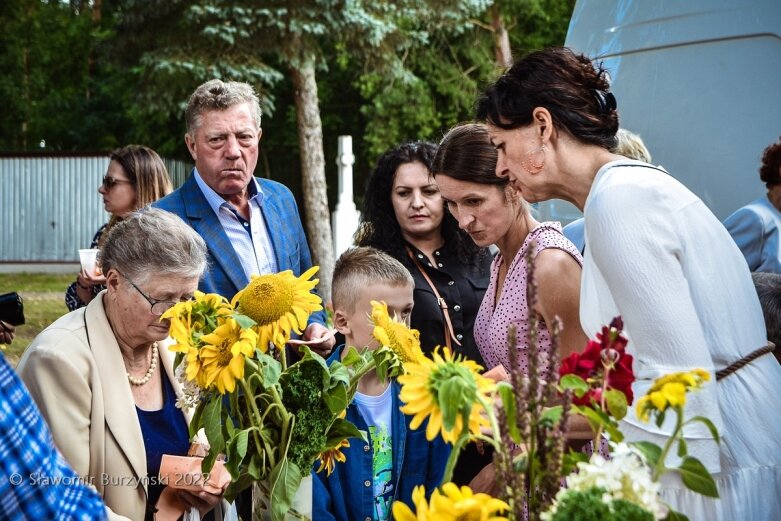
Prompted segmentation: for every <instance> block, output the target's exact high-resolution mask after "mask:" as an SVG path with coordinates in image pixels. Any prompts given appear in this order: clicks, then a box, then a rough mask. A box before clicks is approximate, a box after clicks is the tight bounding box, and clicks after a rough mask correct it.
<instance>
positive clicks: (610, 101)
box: [593, 89, 617, 114]
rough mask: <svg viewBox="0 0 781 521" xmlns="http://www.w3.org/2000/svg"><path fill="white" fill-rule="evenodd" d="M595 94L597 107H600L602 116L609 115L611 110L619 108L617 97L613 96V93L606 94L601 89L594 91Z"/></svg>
mask: <svg viewBox="0 0 781 521" xmlns="http://www.w3.org/2000/svg"><path fill="white" fill-rule="evenodd" d="M593 92H594V98H595V99H596V100H597V105H599V113H600V114H608V113H609V112H610V111H611V110H615V109H616V108H617V104H616V97H615V96H613V93H612V92H605V91H602V90H599V89H594V91H593Z"/></svg>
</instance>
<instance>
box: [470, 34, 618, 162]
mask: <svg viewBox="0 0 781 521" xmlns="http://www.w3.org/2000/svg"><path fill="white" fill-rule="evenodd" d="M536 107H544V108H546V109H548V111H549V112H550V113H551V115H552V116H553V123H554V125H555V126H556V127H557V128H559V129H561V130H565V131H567V132H568V133H569V134H571V135H572V136H574V137H575V138H577V139H578V140H580V141H582V142H584V143H590V144H593V145H599V146H601V147H604V148H607V149H611V148H613V147H615V145H616V131H618V110H617V109H616V99H615V97H614V96H613V94H612V93H611V92H610V81H609V77H608V74H607V71H606V70H605V69H604V68H603V66H602V64H601V63H598V64H594V63H592V62H591V60H589V59H588V58H587V57H586V56H584V55H582V54H576V53H574V52H572V50H570V49H568V48H567V47H551V48H548V49H544V50H542V51H536V52H533V53H531V54H529V55H527V56H526V57H524V58H522V59H520V60H518V61H517V62H516V63H515V65H513V66H512V67H511V68H510V69H509V70H508V71H507V72H505V73H504V74H503V75H502V76H501V77H500V78H499V79H498V80H496V82H495V83H493V84H492V85H490V86H489V87H488V88H487V89H486V90H485V92H484V93H483V94H482V95H481V97H480V98H479V99H478V101H477V111H476V112H477V119H479V120H482V121H488V122H489V123H491V124H492V125H494V126H497V127H500V128H504V129H514V128H520V127H525V126H527V125H529V124H530V123H531V122H532V111H533V110H534V109H535V108H536Z"/></svg>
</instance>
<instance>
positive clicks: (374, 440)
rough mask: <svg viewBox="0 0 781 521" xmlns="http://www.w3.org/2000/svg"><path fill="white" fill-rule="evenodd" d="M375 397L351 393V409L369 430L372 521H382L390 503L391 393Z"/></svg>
mask: <svg viewBox="0 0 781 521" xmlns="http://www.w3.org/2000/svg"><path fill="white" fill-rule="evenodd" d="M392 387H393V386H391V385H390V384H389V385H388V386H387V387H386V388H385V391H383V393H382V394H381V395H379V396H369V395H368V394H361V393H359V392H356V393H355V398H354V400H355V405H356V406H357V407H358V412H360V413H361V416H363V419H364V420H365V421H366V425H367V426H368V427H369V433H368V434H369V443H370V444H371V445H370V446H371V448H372V470H373V474H374V475H373V476H372V483H373V484H374V519H376V520H378V521H386V520H388V519H390V516H391V504H392V502H393V394H392V393H393V390H392Z"/></svg>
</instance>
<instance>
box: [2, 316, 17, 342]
mask: <svg viewBox="0 0 781 521" xmlns="http://www.w3.org/2000/svg"><path fill="white" fill-rule="evenodd" d="M15 333H16V328H15V327H14V326H12V325H11V324H9V323H8V322H3V321H2V320H0V344H10V343H11V342H12V341H13V339H14V334H15Z"/></svg>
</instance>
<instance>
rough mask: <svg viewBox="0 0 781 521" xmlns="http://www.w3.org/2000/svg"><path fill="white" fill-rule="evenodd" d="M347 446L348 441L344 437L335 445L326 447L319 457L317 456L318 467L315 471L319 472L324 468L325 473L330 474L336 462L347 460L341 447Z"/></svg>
mask: <svg viewBox="0 0 781 521" xmlns="http://www.w3.org/2000/svg"><path fill="white" fill-rule="evenodd" d="M349 446H350V441H349V440H346V439H345V440H342V441H340V442H339V444H338V445H337V446H336V447H333V448H332V449H328V450H326V451H325V452H323V453H322V454H320V457H319V458H318V459H319V460H320V466H319V467H318V469H317V472H318V473H320V472H322V471H323V469H325V472H326V474H325V475H326V476H330V475H331V473H332V472H333V471H334V467H336V464H337V463H344V462H345V461H347V456H345V455H344V452H342V448H347V447H349Z"/></svg>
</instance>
